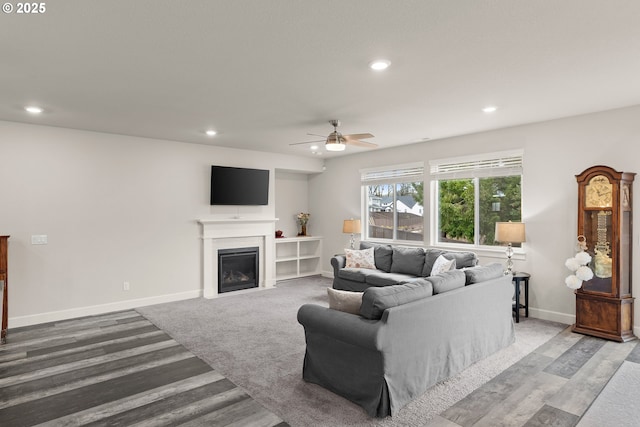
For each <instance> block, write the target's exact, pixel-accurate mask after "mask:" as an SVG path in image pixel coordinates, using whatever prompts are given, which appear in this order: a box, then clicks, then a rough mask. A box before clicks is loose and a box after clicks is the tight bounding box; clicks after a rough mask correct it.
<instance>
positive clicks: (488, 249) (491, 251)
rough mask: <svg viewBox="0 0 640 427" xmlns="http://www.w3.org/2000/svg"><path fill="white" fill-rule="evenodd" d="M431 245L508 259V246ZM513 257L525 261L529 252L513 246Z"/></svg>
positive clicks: (487, 256)
mask: <svg viewBox="0 0 640 427" xmlns="http://www.w3.org/2000/svg"><path fill="white" fill-rule="evenodd" d="M429 247H430V248H436V249H443V250H448V251H469V252H475V253H476V254H477V255H478V256H479V257H482V258H495V259H500V260H505V259H507V254H506V252H507V247H506V246H473V245H447V244H443V243H440V244H435V245H433V246H429ZM511 259H513V260H517V261H525V260H526V259H527V252H526V251H525V250H524V249H522V248H513V255H512V256H511Z"/></svg>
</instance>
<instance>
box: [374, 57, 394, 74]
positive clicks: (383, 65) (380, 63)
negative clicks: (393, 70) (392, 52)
mask: <svg viewBox="0 0 640 427" xmlns="http://www.w3.org/2000/svg"><path fill="white" fill-rule="evenodd" d="M389 65H391V61H387V60H386V59H377V60H375V61H372V62H370V63H369V68H371V69H372V70H376V71H382V70H386V69H387V68H389Z"/></svg>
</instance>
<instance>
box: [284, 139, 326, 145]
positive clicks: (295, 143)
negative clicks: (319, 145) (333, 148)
mask: <svg viewBox="0 0 640 427" xmlns="http://www.w3.org/2000/svg"><path fill="white" fill-rule="evenodd" d="M314 142H325V140H324V139H319V140H317V141H305V142H294V143H293V144H289V145H302V144H312V143H314Z"/></svg>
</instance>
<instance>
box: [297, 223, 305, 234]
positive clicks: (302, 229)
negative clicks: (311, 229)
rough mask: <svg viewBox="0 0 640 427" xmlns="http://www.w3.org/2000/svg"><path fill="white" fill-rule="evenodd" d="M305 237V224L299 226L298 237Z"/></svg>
mask: <svg viewBox="0 0 640 427" xmlns="http://www.w3.org/2000/svg"><path fill="white" fill-rule="evenodd" d="M306 235H307V224H300V234H298V236H306Z"/></svg>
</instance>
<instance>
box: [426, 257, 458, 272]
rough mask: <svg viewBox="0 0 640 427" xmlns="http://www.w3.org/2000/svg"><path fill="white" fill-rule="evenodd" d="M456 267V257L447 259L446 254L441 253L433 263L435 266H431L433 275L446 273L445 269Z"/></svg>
mask: <svg viewBox="0 0 640 427" xmlns="http://www.w3.org/2000/svg"><path fill="white" fill-rule="evenodd" d="M455 269H456V260H455V259H446V258H445V257H444V255H440V256H439V257H438V258H437V259H436V262H434V263H433V267H432V268H431V276H434V275H436V274H440V273H444V272H445V271H449V270H455Z"/></svg>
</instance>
